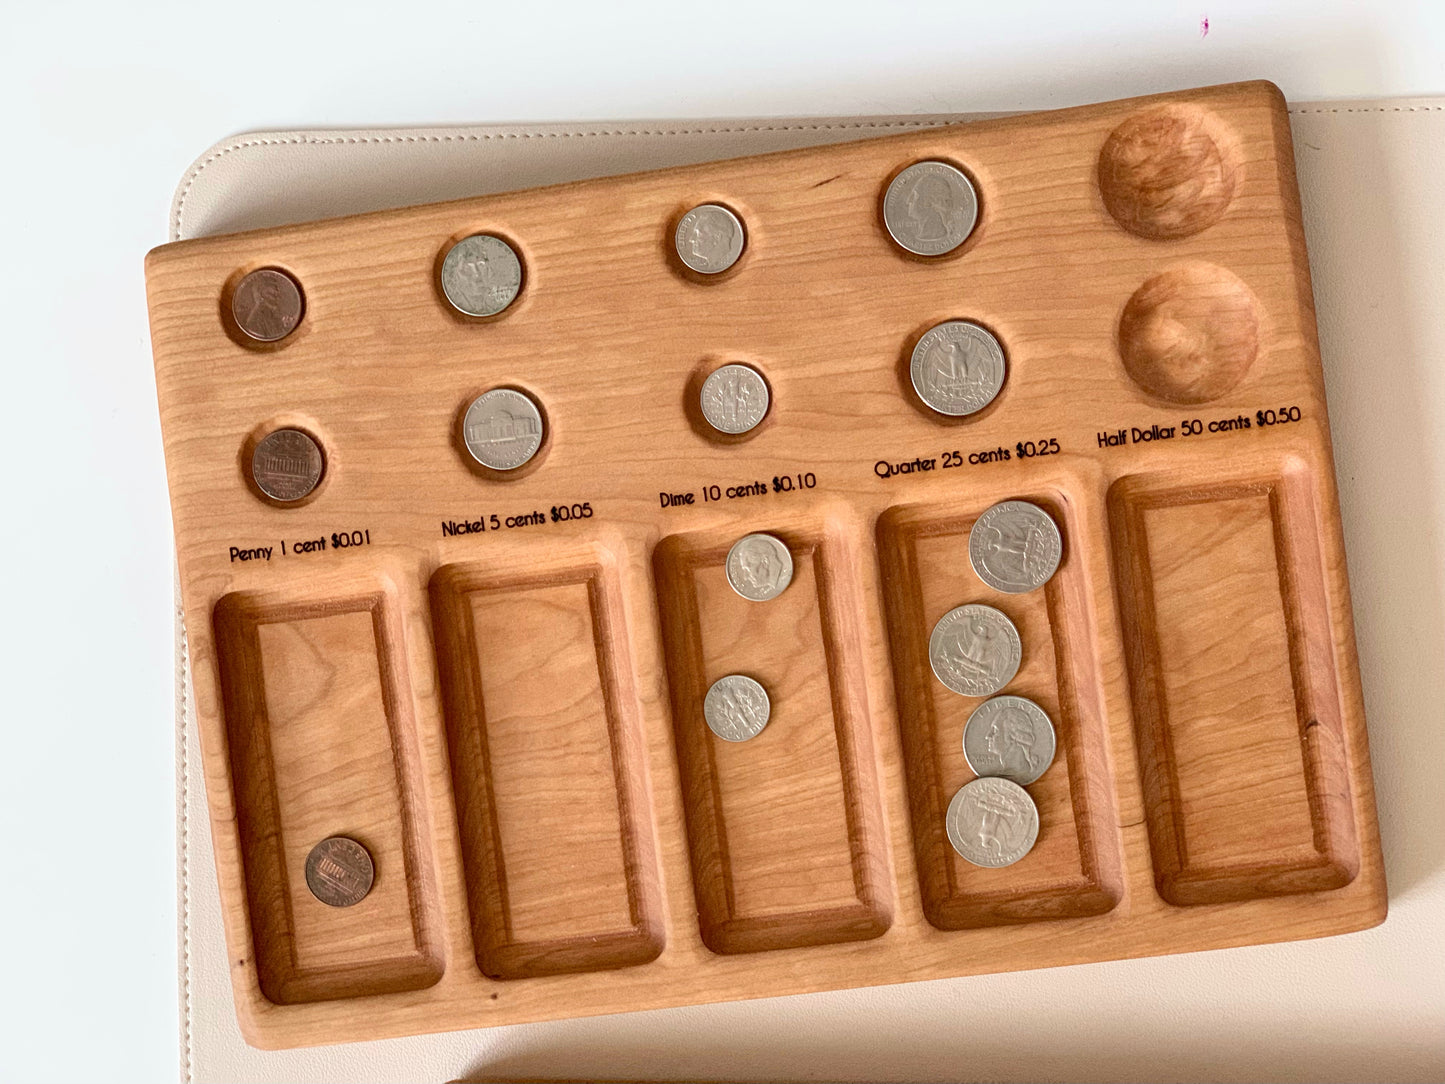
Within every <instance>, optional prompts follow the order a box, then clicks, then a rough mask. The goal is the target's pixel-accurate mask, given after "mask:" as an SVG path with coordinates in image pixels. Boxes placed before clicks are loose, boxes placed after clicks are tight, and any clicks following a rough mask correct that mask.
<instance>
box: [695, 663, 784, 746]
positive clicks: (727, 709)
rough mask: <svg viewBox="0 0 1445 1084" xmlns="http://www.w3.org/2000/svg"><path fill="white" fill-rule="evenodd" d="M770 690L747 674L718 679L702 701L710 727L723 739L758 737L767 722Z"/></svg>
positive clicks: (737, 739) (769, 708)
mask: <svg viewBox="0 0 1445 1084" xmlns="http://www.w3.org/2000/svg"><path fill="white" fill-rule="evenodd" d="M771 712H772V704H771V703H770V702H769V700H768V691H767V690H766V689H764V688H763V687H762V686H761V685H759V684H758V683H757V682H756V681H754V680H753V679H752V678H750V677H747V676H746V675H744V674H729V675H728V676H727V677H722V678H718V679H717V680H716V681H714V682H713V683H712V687H711V688H710V689H708V691H707V696H705V697H704V698H703V701H702V715H703V718H704V719H706V720H707V725H708V729H709V730H711V731H712V732H713V733H714V734H716V735H717V736H718V737H719V738H722V739H723V741H747V740H748V739H749V738H756V737H757V736H758V735H759V734H761V733H762V732H763V727H765V726H767V725H768V716H769V715H770V714H771Z"/></svg>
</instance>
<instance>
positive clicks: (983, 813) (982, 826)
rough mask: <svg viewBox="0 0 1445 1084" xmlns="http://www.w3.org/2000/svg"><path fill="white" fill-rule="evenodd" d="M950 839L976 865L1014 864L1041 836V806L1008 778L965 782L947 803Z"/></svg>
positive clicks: (990, 866)
mask: <svg viewBox="0 0 1445 1084" xmlns="http://www.w3.org/2000/svg"><path fill="white" fill-rule="evenodd" d="M945 823H946V825H947V827H948V842H950V843H952V844H953V849H954V850H956V851H957V852H958V853H959V854H961V855H963V857H964V858H966V859H968V861H970V862H972V863H973V864H974V865H975V866H987V867H989V868H991V869H997V868H998V867H1000V866H1011V865H1013V864H1014V863H1015V862H1017V861H1018V860H1019V859H1020V858H1022V857H1023V856H1024V855H1026V854H1028V853H1029V851H1030V850H1031V849H1032V848H1033V845H1034V841H1035V840H1037V839H1038V838H1039V809H1038V806H1036V805H1034V800H1033V799H1032V798H1030V797H1029V794H1028V791H1026V790H1024V788H1023V787H1021V786H1019V785H1018V784H1017V783H1015V782H1013V781H1011V780H1008V779H993V778H989V779H975V780H974V781H973V782H971V783H965V784H964V785H963V786H962V787H961V788H960V789H959V791H958V793H957V794H955V795H954V796H953V801H951V802H949V803H948V819H947V821H946V822H945Z"/></svg>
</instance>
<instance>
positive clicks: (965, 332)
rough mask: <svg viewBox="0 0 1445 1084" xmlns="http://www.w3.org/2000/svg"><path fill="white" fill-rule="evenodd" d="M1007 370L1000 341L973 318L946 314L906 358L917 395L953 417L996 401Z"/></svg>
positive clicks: (939, 410) (970, 412) (934, 407)
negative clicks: (953, 317) (910, 355)
mask: <svg viewBox="0 0 1445 1084" xmlns="http://www.w3.org/2000/svg"><path fill="white" fill-rule="evenodd" d="M1007 374H1008V363H1007V362H1006V361H1005V360H1004V356H1003V347H1002V346H1000V345H999V341H998V340H997V339H996V338H994V337H993V335H992V334H990V333H989V331H988V330H987V329H985V328H982V327H979V325H977V324H975V323H973V322H972V321H970V320H948V321H946V322H944V323H942V324H939V325H937V326H936V327H933V328H930V329H929V330H928V331H927V332H925V333H924V335H923V337H922V338H921V339H919V340H918V345H917V346H915V347H914V348H913V357H912V358H911V359H910V360H909V363H908V376H909V379H911V380H912V381H913V390H914V391H916V392H917V393H918V397H919V398H920V399H922V400H923V401H924V403H925V404H927V405H928V406H929V407H931V408H932V409H934V410H936V411H938V412H939V413H940V414H947V415H950V416H951V417H955V418H960V417H962V416H963V415H965V414H972V413H973V412H974V411H976V410H982V409H983V408H984V407H986V406H988V404H989V403H991V402H993V400H994V396H996V395H998V393H999V390H1000V389H1001V388H1002V387H1003V381H1004V377H1005V376H1006V375H1007Z"/></svg>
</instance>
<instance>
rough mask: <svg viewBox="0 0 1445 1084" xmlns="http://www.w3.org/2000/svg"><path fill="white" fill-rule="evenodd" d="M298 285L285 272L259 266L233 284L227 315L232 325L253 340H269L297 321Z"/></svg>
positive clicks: (287, 331) (286, 332)
mask: <svg viewBox="0 0 1445 1084" xmlns="http://www.w3.org/2000/svg"><path fill="white" fill-rule="evenodd" d="M302 308H303V304H302V300H301V287H299V286H297V285H296V280H295V279H293V278H292V277H291V276H290V275H288V274H286V272H285V271H278V270H277V269H276V268H274V267H263V268H261V270H259V271H252V272H251V273H250V274H249V275H247V276H246V277H245V278H243V279H242V280H241V281H240V282H238V283H236V289H235V290H234V291H233V292H232V294H231V315H232V316H233V317H234V318H235V320H236V326H237V327H238V328H240V329H241V331H242V332H243V333H244V334H245V335H246V336H247V337H248V338H252V339H255V340H256V341H257V342H263V343H273V342H276V341H277V340H278V339H284V338H285V337H286V336H287V335H290V334H291V332H293V331H295V330H296V325H297V324H299V323H300V322H301V311H302Z"/></svg>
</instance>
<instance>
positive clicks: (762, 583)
mask: <svg viewBox="0 0 1445 1084" xmlns="http://www.w3.org/2000/svg"><path fill="white" fill-rule="evenodd" d="M726 569H727V577H728V583H729V584H731V585H732V589H733V590H734V591H736V592H737V593H738V594H740V595H742V596H743V598H745V599H750V600H751V601H753V602H767V601H768V600H769V599H773V598H777V597H778V596H779V595H781V594H782V593H783V591H784V590H785V589H786V588H787V586H788V584H789V583H791V582H792V580H793V555H792V553H790V552H789V550H788V547H787V545H785V544H784V542H783V541H782V539H780V538H778V537H776V536H774V535H770V534H750V535H744V536H743V537H742V538H739V539H738V540H737V541H736V542H734V543H733V546H732V549H730V550H728V559H727V564H726Z"/></svg>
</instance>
